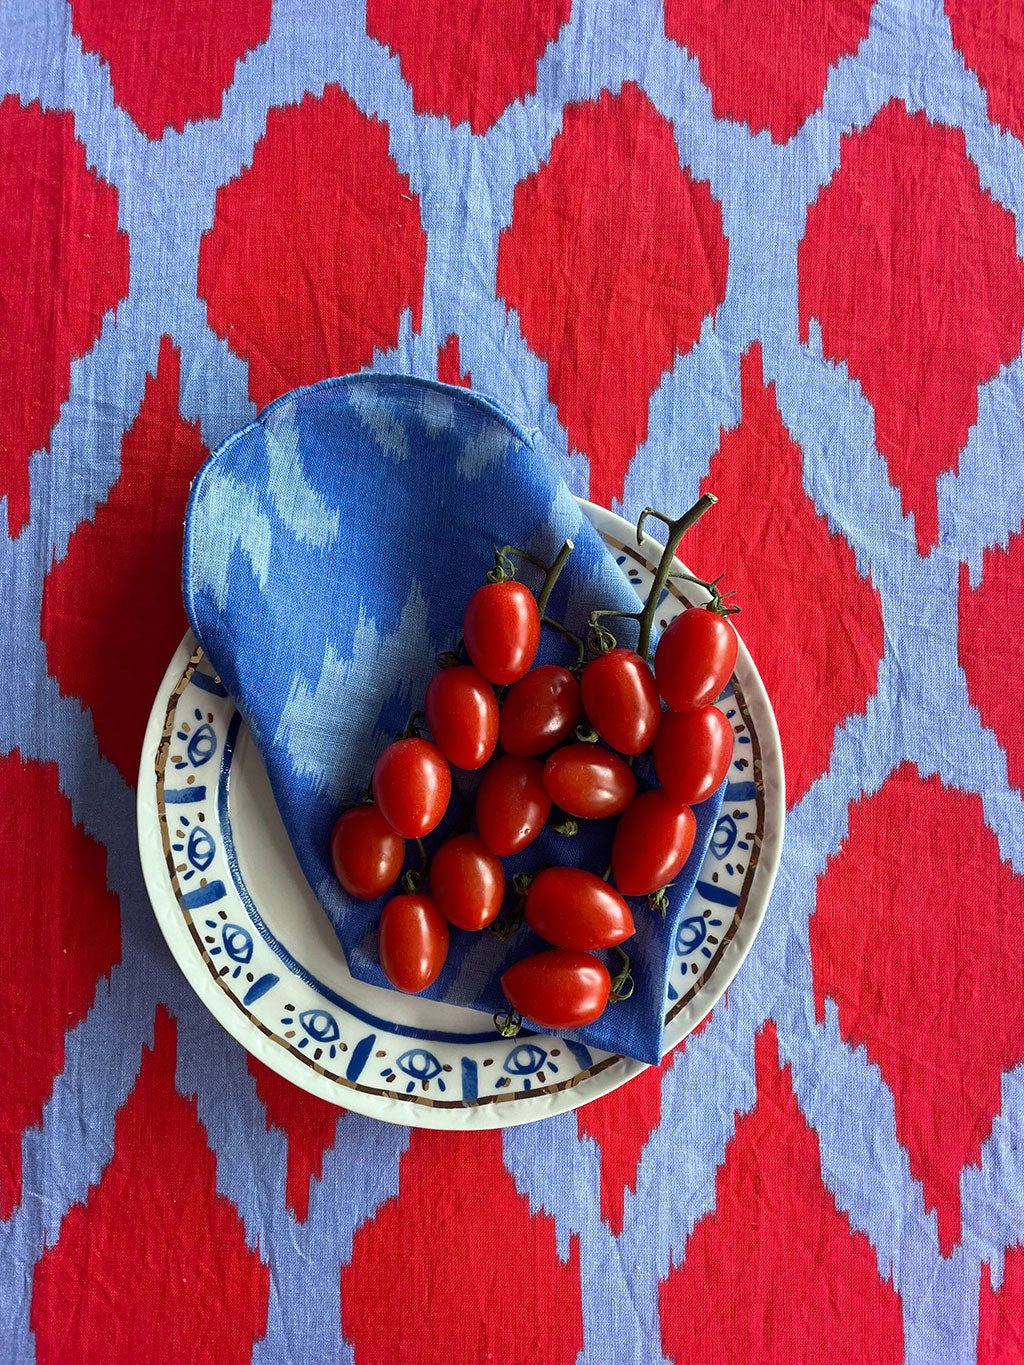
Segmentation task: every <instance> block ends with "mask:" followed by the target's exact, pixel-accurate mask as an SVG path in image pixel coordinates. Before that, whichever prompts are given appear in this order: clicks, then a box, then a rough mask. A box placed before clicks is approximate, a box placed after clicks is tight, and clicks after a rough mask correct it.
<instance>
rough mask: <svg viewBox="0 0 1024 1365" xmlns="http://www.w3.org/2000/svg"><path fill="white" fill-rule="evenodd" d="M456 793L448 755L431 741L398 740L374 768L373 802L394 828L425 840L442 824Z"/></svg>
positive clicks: (384, 753) (412, 837)
mask: <svg viewBox="0 0 1024 1365" xmlns="http://www.w3.org/2000/svg"><path fill="white" fill-rule="evenodd" d="M451 794H452V775H451V772H450V770H449V768H448V764H447V762H446V760H445V756H444V754H442V752H441V750H440V749H439V748H438V747H437V745H436V744H431V743H430V741H429V740H427V739H419V738H416V737H413V738H412V739H396V740H395V742H394V744H389V745H388V747H387V748H386V749H385V750H384V752H383V753H382V754H381V756H380V758H378V759H377V763H376V765H375V767H374V769H373V799H374V800H375V801H376V803H377V809H378V810H379V811H380V813H381V815H383V817H384V819H385V820H386V821H387V822H388V824H389V825H390V826H391V828H392V829H395V830H397V831H398V833H399V834H401V835H402V837H403V838H405V839H421V838H422V837H423V835H424V834H429V833H430V831H431V830H432V829H435V828H436V827H437V825H438V824H440V822H441V818H442V816H443V815H444V813H445V811H446V810H447V809H448V801H449V799H450V797H451Z"/></svg>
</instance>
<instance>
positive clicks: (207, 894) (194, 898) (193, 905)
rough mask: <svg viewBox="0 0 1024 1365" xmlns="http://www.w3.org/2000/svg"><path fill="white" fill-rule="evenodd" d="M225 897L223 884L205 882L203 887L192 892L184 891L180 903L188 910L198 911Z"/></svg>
mask: <svg viewBox="0 0 1024 1365" xmlns="http://www.w3.org/2000/svg"><path fill="white" fill-rule="evenodd" d="M226 895H227V891H226V889H225V887H224V883H223V882H221V881H216V882H207V883H206V885H205V886H197V887H196V889H195V890H194V891H186V892H185V894H184V895H183V896H182V898H181V903H182V905H184V906H187V908H188V909H189V910H198V909H199V908H200V907H201V906H203V905H212V904H213V903H214V901H219V900H221V899H223V897H224V896H226Z"/></svg>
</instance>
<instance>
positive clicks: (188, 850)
mask: <svg viewBox="0 0 1024 1365" xmlns="http://www.w3.org/2000/svg"><path fill="white" fill-rule="evenodd" d="M177 824H178V828H177V829H176V830H175V831H174V835H175V842H174V843H172V844H171V849H172V850H173V851H174V852H175V853H178V854H184V856H185V860H186V861H185V862H184V863H179V864H178V867H177V868H176V869H175V870H176V871H177V873H178V875H179V876H180V877H181V880H182V881H183V882H190V881H191V880H192V878H193V877H194V876H195V875H196V873H197V872H205V871H206V869H207V868H208V867H209V866H210V864H211V863H212V862H213V860H214V857H215V856H216V853H217V845H216V844H215V843H214V841H213V836H212V835H211V834H210V831H209V830H208V829H206V828H205V827H204V826H203V825H194V824H193V823H192V821H191V819H190V818H189V817H188V816H187V815H179V816H178V819H177ZM200 885H203V883H200ZM213 927H214V928H216V925H214V926H213Z"/></svg>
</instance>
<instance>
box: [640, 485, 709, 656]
mask: <svg viewBox="0 0 1024 1365" xmlns="http://www.w3.org/2000/svg"><path fill="white" fill-rule="evenodd" d="M717 501H718V499H717V498H716V497H715V495H714V493H704V494H703V495H702V496H701V497H699V498H698V499H697V501H696V502H695V503H694V504H693V506H692V507H691V508H690V509H689V510H688V511H686V512H684V513H683V515H682V516H681V517H677V518H676V519H675V520H673V519H672V518H671V517H667V516H665V514H664V512H658V511H657V510H656V509H655V508H653V507H645V508H644V510H643V511H642V512H641V513H640V517H639V519H638V521H637V523H636V543H637V545H642V544H643V539H644V522H645V521H646V520H647V518H648V517H657V519H658V520H659V521H662V522H664V523H665V525H666V526H667V527H668V539H667V540H666V542H665V548H664V549H663V550H662V552H661V559H660V560H659V561H658V567H657V569H656V570H655V572H654V582H653V583H652V584H651V590H650V592H649V593H648V594H647V600H646V602H645V603H644V609H643V611H642V612H641V613H640V638H639V640H638V641H637V646H636V652H637V653H638V654H639V655H640V657H641V659H646V658H647V652H648V650H649V649H650V645H651V630H652V628H653V626H654V613H655V612H656V611H657V610H658V603H659V602H660V601H661V594H662V591H663V590H664V587H665V584H666V583H667V582H668V576H669V574H670V573H671V572H672V566H673V563H674V561H675V555H676V550H677V549H678V548H679V542H680V541H681V540H682V538H683V536H684V535H685V534H686V532H687V531H688V530H689V529H690V527H691V526H694V525H696V523H697V522H698V521H700V519H701V517H702V516H703V515H704V513H705V512H706V511H708V509H709V508H711V507H714V505H715V503H716V502H717Z"/></svg>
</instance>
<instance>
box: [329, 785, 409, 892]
mask: <svg viewBox="0 0 1024 1365" xmlns="http://www.w3.org/2000/svg"><path fill="white" fill-rule="evenodd" d="M404 862H405V840H404V839H402V838H401V837H400V836H399V835H397V834H396V833H395V831H394V830H393V829H392V828H391V826H390V825H389V824H388V822H387V821H386V820H385V819H384V817H383V815H381V813H380V811H379V810H378V809H377V807H376V806H353V807H352V808H351V810H346V811H343V812H342V814H341V815H339V816H338V819H337V821H336V822H335V826H334V830H333V832H332V834H331V863H332V864H333V867H334V875H335V876H336V877H337V879H338V881H339V882H341V884H342V886H343V887H344V888H345V890H346V891H347V892H348V894H349V895H350V896H355V898H356V900H360V901H373V900H376V899H377V897H378V896H383V894H384V892H385V891H386V890H387V889H388V887H389V886H391V885H392V883H393V882H394V881H395V879H396V878H397V876H398V874H399V873H400V872H401V870H402V864H403V863H404Z"/></svg>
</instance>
